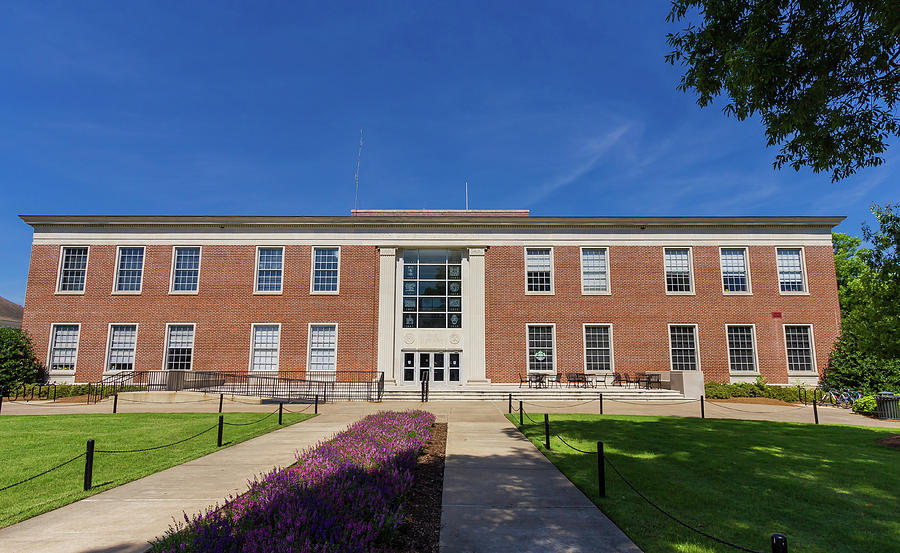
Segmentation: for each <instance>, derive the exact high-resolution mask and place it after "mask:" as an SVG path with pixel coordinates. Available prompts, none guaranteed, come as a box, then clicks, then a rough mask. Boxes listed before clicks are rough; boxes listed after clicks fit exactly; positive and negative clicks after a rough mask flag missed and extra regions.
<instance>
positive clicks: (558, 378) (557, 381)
mask: <svg viewBox="0 0 900 553" xmlns="http://www.w3.org/2000/svg"><path fill="white" fill-rule="evenodd" d="M551 386H556V387H557V388H562V375H561V374H554V375H549V378H548V379H547V387H548V388H549V387H551Z"/></svg>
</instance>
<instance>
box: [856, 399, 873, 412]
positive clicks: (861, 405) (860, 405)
mask: <svg viewBox="0 0 900 553" xmlns="http://www.w3.org/2000/svg"><path fill="white" fill-rule="evenodd" d="M876 409H877V404H876V402H875V396H863V397H861V398H859V399H858V400H856V403H854V404H853V410H854V411H856V412H857V413H874V412H875V410H876Z"/></svg>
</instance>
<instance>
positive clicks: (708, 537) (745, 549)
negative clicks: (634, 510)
mask: <svg viewBox="0 0 900 553" xmlns="http://www.w3.org/2000/svg"><path fill="white" fill-rule="evenodd" d="M606 464H608V465H609V467H610V468H611V469H613V472H615V473H616V475H617V476H618V477H619V478H621V479H622V482H625V485H626V486H628V487H629V488H631V491H633V492H634V493H636V494H637V495H638V496H639V497H640V498H641V499H643V500H644V501H646V502H647V503H649V504H650V506H651V507H653V508H654V509H656V510H657V511H659V512H660V513H662V514H664V515H666V516H667V517H669V518H670V519H672V520H674V521H675V522H677V523H678V524H680V525H682V526H684V527H685V528H687V529H688V530H692V531H694V532H696V533H698V534H700V535H701V536H703V537H705V538H707V539H710V540H713V541H714V542H716V543H720V544H722V545H726V546H728V547H732V548H734V549H737V550H738V551H745V552H746V553H762V552H760V551H756V550H755V549H748V548H746V547H744V546H741V545H737V544H734V543H731V542H729V541H725V540H723V539H721V538H717V537H716V536H713V535H712V534H708V533H706V532H704V531H703V530H700V529H699V528H695V527H693V526H691V525H690V524H688V523H686V522H684V521H683V520H681V519H679V518H677V517H676V516H675V515H673V514H671V513H669V512H668V511H666V510H665V509H663V508H662V507H660V506H659V505H657V504H656V503H654V502H653V501H652V500H651V499H650V498H649V497H647V496H646V495H644V494H643V493H641V491H640V490H638V489H637V488H635V487H634V485H633V484H632V483H631V482H629V481H628V479H627V478H625V476H623V475H622V473H621V472H619V469H617V468H616V466H615V465H614V464H613V463H612V461H610V460H609V457H607V458H606Z"/></svg>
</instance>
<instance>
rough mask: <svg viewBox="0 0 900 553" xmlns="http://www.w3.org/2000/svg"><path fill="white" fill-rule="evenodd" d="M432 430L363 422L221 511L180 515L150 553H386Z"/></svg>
mask: <svg viewBox="0 0 900 553" xmlns="http://www.w3.org/2000/svg"><path fill="white" fill-rule="evenodd" d="M433 425H434V415H432V414H431V413H426V412H424V411H403V412H396V411H382V412H379V413H376V414H374V415H369V416H367V417H365V418H363V419H361V420H360V421H358V422H355V423H353V424H352V425H350V426H349V427H348V428H347V429H346V430H344V431H342V432H340V433H339V434H337V435H336V436H335V437H334V438H332V439H331V440H328V441H327V442H323V443H320V444H318V445H317V446H315V447H313V448H311V449H309V450H307V451H305V452H303V453H300V454H298V456H297V461H298V464H297V465H295V466H291V467H288V468H284V469H276V470H274V471H272V472H271V473H269V474H267V475H265V476H262V477H261V478H257V479H256V480H254V481H253V482H251V483H250V489H249V490H248V491H247V493H245V494H244V495H241V496H239V497H237V498H233V499H230V500H229V501H228V502H227V503H226V504H225V506H224V507H222V508H219V507H215V508H213V509H210V510H209V511H207V512H206V513H203V514H198V515H195V516H194V517H193V518H189V517H188V516H187V514H185V516H184V523H179V524H176V525H175V527H173V528H171V529H170V530H169V531H168V532H167V533H166V535H165V536H163V537H162V538H159V539H158V540H157V541H156V542H155V543H154V544H153V547H152V549H151V551H153V552H155V553H170V552H171V553H174V552H198V553H199V552H204V553H205V552H223V553H225V552H242V553H250V552H254V553H257V552H258V553H264V552H304V553H305V552H317V553H318V552H322V553H324V552H329V553H331V552H340V553H344V552H347V553H349V552H360V553H361V552H370V551H384V552H388V551H390V547H389V545H388V544H387V540H388V538H389V536H390V533H391V532H392V531H393V530H395V529H396V528H397V526H398V525H399V523H400V520H401V519H402V515H403V498H404V496H405V494H406V493H407V492H408V491H409V489H410V487H411V486H412V483H413V472H414V471H415V466H416V458H417V457H418V455H419V452H420V451H421V450H422V448H423V447H424V446H425V444H427V443H428V441H429V439H430V438H431V427H432V426H433Z"/></svg>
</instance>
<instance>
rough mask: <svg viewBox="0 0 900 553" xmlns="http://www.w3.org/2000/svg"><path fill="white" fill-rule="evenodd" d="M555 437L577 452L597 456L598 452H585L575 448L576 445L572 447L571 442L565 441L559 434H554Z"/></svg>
mask: <svg viewBox="0 0 900 553" xmlns="http://www.w3.org/2000/svg"><path fill="white" fill-rule="evenodd" d="M553 435H554V436H556V437H557V438H559V441H561V442H562V443H564V444H566V445H567V446H569V447H570V448H572V449H574V450H575V451H577V452H578V453H586V454H587V455H596V454H597V452H596V451H585V450H583V449H578V448H577V447H575V446H574V445H572V444H570V443H569V442H567V441H565V440H564V439H563V437H562V436H560V435H559V434H555V433H554V434H553Z"/></svg>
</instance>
